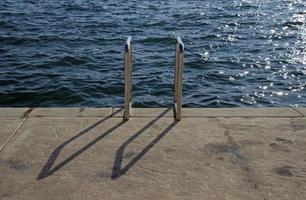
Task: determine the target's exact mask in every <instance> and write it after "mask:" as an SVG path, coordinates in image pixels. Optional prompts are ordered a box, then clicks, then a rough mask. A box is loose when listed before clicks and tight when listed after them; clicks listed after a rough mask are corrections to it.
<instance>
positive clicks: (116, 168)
mask: <svg viewBox="0 0 306 200" xmlns="http://www.w3.org/2000/svg"><path fill="white" fill-rule="evenodd" d="M171 109H172V108H168V109H166V110H165V111H163V112H162V113H161V114H160V115H158V116H157V117H156V118H154V119H153V120H152V121H150V122H149V123H148V124H147V125H145V126H144V127H143V128H141V129H140V130H139V131H137V132H136V133H135V134H133V135H132V136H130V137H129V138H128V139H127V140H126V141H125V142H124V143H123V144H122V145H121V146H120V147H119V148H118V150H117V151H116V155H115V159H114V164H113V170H112V175H111V179H112V180H116V179H117V178H119V177H120V176H122V175H124V174H125V173H126V172H127V171H128V170H129V169H130V168H131V167H133V166H134V165H135V164H136V163H137V161H138V160H140V159H141V158H142V157H143V156H144V155H145V154H146V153H147V152H148V151H149V150H150V149H151V148H153V147H154V146H155V145H156V144H157V143H158V142H159V141H160V140H161V139H162V138H163V137H164V136H165V135H166V134H167V133H168V132H169V131H170V130H171V129H172V128H173V127H174V126H175V125H176V124H177V123H178V122H179V121H176V120H175V121H173V122H172V123H171V124H170V125H168V126H167V127H166V128H165V129H164V130H163V131H162V132H161V133H160V134H159V135H158V136H157V137H156V138H155V139H154V140H152V141H151V142H150V143H149V144H147V145H146V146H145V147H144V148H143V149H142V150H141V151H140V152H139V153H138V154H137V155H136V156H134V158H132V160H130V161H129V162H128V164H126V165H125V166H122V160H123V154H124V150H125V149H126V148H127V146H128V145H129V144H131V143H132V142H133V141H134V140H135V139H136V138H137V137H139V136H140V135H141V134H143V133H144V132H145V131H146V130H147V129H149V128H150V127H151V126H152V125H153V124H154V123H156V122H157V121H158V120H160V119H161V118H162V117H163V116H164V115H165V114H166V113H167V112H169V111H170V110H171Z"/></svg>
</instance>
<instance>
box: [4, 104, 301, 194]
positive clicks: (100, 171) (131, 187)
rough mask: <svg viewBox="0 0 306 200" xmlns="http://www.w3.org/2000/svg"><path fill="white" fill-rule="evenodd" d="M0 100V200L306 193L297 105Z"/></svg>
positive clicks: (299, 109) (299, 110)
mask: <svg viewBox="0 0 306 200" xmlns="http://www.w3.org/2000/svg"><path fill="white" fill-rule="evenodd" d="M122 116H123V110H122V109H119V108H114V109H112V108H1V109H0V124H1V126H0V147H1V148H0V199H1V200H7V199H12V200H13V199H14V200H15V199H20V200H21V199H22V200H24V199H31V200H32V199H34V200H36V199H37V200H44V199H50V200H51V199H52V200H54V199H61V200H62V199H87V200H91V199H95V200H96V199H109V200H112V199H159V200H162V199H167V200H168V199H176V200H177V199H182V200H183V199H184V200H185V199H208V200H210V199H211V200H222V199H224V200H231V199H232V200H240V199H243V200H244V199H245V200H252V199H254V200H255V199H256V200H258V199H262V200H274V199H275V200H281V199H283V200H288V199H290V200H304V199H306V117H305V116H306V108H289V107H288V108H254V109H251V108H233V109H210V108H185V109H183V117H182V120H181V121H179V122H175V121H174V120H173V112H172V109H170V108H135V109H133V114H132V117H131V118H130V120H129V121H126V122H124V121H123V120H122Z"/></svg>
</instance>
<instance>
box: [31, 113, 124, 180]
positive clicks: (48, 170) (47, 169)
mask: <svg viewBox="0 0 306 200" xmlns="http://www.w3.org/2000/svg"><path fill="white" fill-rule="evenodd" d="M122 110H123V109H119V110H117V111H116V112H114V113H112V114H111V115H109V116H107V117H105V118H103V119H101V120H99V121H97V122H96V123H94V124H93V125H91V126H89V127H87V128H85V129H83V130H82V131H80V132H79V133H78V134H76V135H75V136H73V137H71V138H70V139H68V140H66V141H65V142H63V143H62V144H60V145H59V146H57V147H56V148H55V150H53V152H52V153H51V155H50V156H49V158H48V160H47V162H46V163H45V165H44V167H43V168H42V170H41V172H40V173H39V175H38V176H37V178H36V180H41V179H44V178H47V177H48V176H51V175H52V174H54V173H55V172H56V171H58V170H60V169H61V168H63V167H64V166H65V165H67V164H68V163H69V162H71V161H72V160H73V159H74V158H76V157H77V156H79V155H80V154H82V153H83V152H84V151H86V150H88V149H89V148H90V147H91V146H93V145H94V144H96V143H97V142H99V141H100V140H101V139H103V138H104V137H106V136H107V135H109V134H111V133H112V132H113V131H115V130H116V129H117V128H119V127H120V126H122V125H123V124H124V123H125V121H121V122H119V123H117V124H116V125H114V126H113V127H112V128H110V129H108V130H107V131H105V132H104V133H103V134H101V135H100V136H99V137H97V138H96V139H94V140H93V141H91V142H90V143H88V144H87V145H86V146H83V147H82V148H81V149H79V150H78V151H76V152H75V153H73V154H72V155H71V156H69V157H68V158H66V159H65V160H64V161H62V162H60V163H59V164H57V165H56V166H54V167H53V165H54V163H55V161H56V159H57V158H58V156H59V155H60V153H61V151H62V150H63V149H64V148H65V147H66V146H67V145H68V144H70V143H72V142H73V141H75V140H76V139H78V138H79V137H81V136H82V135H84V134H85V133H87V132H89V131H90V130H92V129H94V128H95V127H97V126H98V125H100V124H102V123H104V122H105V121H107V120H108V119H111V118H112V117H113V116H114V115H115V114H117V113H119V112H121V111H122Z"/></svg>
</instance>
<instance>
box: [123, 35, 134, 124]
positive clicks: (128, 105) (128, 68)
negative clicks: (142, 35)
mask: <svg viewBox="0 0 306 200" xmlns="http://www.w3.org/2000/svg"><path fill="white" fill-rule="evenodd" d="M132 51H133V46H132V38H131V37H128V39H127V40H126V43H125V46H124V108H125V109H124V115H123V119H124V120H128V119H129V118H130V113H131V110H132V59H133V57H132Z"/></svg>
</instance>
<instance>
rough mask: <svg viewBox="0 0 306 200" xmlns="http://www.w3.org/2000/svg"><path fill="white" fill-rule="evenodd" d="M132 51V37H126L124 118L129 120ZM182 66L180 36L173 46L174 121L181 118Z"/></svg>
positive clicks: (182, 51)
mask: <svg viewBox="0 0 306 200" xmlns="http://www.w3.org/2000/svg"><path fill="white" fill-rule="evenodd" d="M132 53H133V45H132V38H131V37H128V39H127V40H126V43H125V46H124V114H123V119H124V120H129V118H130V116H131V111H132V58H133V56H132ZM183 67H184V43H183V42H182V40H181V38H180V37H177V38H176V48H175V68H174V100H173V114H174V115H173V116H174V119H175V120H176V121H180V120H181V118H182V96H183V95H182V90H183Z"/></svg>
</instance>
